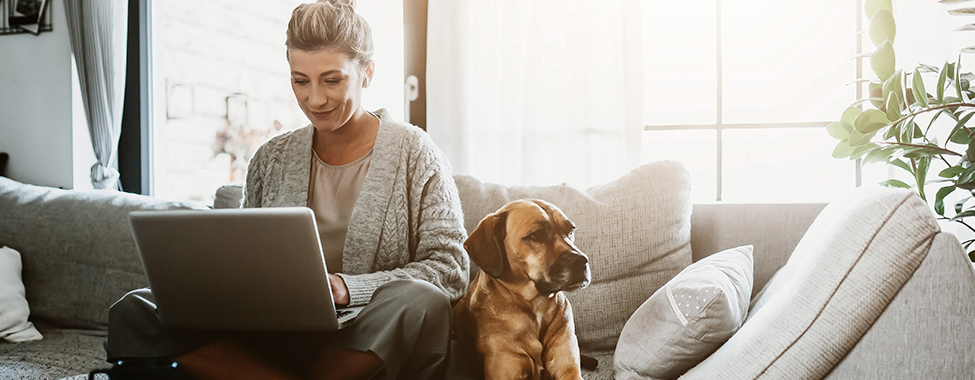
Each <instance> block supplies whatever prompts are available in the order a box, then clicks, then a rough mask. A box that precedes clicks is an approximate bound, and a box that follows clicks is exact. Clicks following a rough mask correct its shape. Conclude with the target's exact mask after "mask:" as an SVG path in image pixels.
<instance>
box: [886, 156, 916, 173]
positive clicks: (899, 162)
mask: <svg viewBox="0 0 975 380" xmlns="http://www.w3.org/2000/svg"><path fill="white" fill-rule="evenodd" d="M889 162H890V164H891V165H894V166H896V167H899V168H901V169H904V170H906V171H907V172H908V173H911V175H914V169H911V166H910V165H908V164H907V163H906V162H904V161H902V160H901V159H899V158H897V159H893V160H890V161H889Z"/></svg>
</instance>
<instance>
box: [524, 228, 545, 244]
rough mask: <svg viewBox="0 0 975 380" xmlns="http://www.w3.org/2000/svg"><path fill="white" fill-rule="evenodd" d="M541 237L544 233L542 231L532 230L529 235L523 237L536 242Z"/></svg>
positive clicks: (539, 241)
mask: <svg viewBox="0 0 975 380" xmlns="http://www.w3.org/2000/svg"><path fill="white" fill-rule="evenodd" d="M543 238H544V234H543V233H542V231H535V232H532V233H531V234H530V235H528V236H526V237H525V239H528V240H531V241H533V242H536V243H541V242H542V239H543Z"/></svg>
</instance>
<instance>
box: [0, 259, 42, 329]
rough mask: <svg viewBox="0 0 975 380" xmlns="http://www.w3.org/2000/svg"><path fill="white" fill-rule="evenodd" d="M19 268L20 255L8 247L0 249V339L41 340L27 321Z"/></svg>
mask: <svg viewBox="0 0 975 380" xmlns="http://www.w3.org/2000/svg"><path fill="white" fill-rule="evenodd" d="M20 268H21V263H20V253H19V252H17V251H15V250H14V249H13V248H10V247H3V248H0V338H3V340H5V341H8V342H26V341H30V340H38V339H41V333H39V332H37V329H35V328H34V325H33V324H32V323H30V322H29V321H27V317H28V316H30V309H29V308H28V307H27V298H25V290H24V283H23V281H22V279H21V277H20Z"/></svg>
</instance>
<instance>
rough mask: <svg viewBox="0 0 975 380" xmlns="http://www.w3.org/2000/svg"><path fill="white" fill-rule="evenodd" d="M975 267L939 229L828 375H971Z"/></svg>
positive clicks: (973, 366)
mask: <svg viewBox="0 0 975 380" xmlns="http://www.w3.org/2000/svg"><path fill="white" fill-rule="evenodd" d="M972 315H975V269H973V268H972V264H971V262H969V259H968V255H967V254H965V251H964V249H962V247H961V245H960V244H959V243H958V239H957V238H955V237H954V236H953V235H951V234H949V233H945V232H942V233H939V234H938V235H937V236H935V239H934V243H933V244H932V245H931V249H930V251H929V252H928V255H927V258H925V259H924V261H923V262H921V265H920V266H919V267H918V269H917V271H915V272H914V275H913V276H911V279H910V280H908V282H907V283H905V284H904V287H903V288H901V290H900V292H898V293H897V296H895V297H894V299H893V300H892V301H891V302H890V304H889V305H888V306H887V309H885V310H884V313H883V314H881V315H880V318H878V319H877V321H876V322H874V324H873V326H872V327H871V328H870V329H869V330H867V333H866V334H864V336H863V337H862V338H861V339H860V341H859V342H857V344H856V346H854V347H853V349H852V350H850V352H849V353H847V355H846V357H844V358H843V360H842V361H841V362H840V363H839V364H838V365H837V366H836V367H835V368H833V370H832V372H830V374H829V375H828V376H827V378H832V379H922V378H927V379H969V378H972V377H975V343H973V342H975V324H973V323H970V322H968V321H970V320H971V318H972Z"/></svg>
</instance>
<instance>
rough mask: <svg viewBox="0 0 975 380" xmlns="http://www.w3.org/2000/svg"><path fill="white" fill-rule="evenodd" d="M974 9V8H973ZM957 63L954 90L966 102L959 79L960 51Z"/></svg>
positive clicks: (966, 95)
mask: <svg viewBox="0 0 975 380" xmlns="http://www.w3.org/2000/svg"><path fill="white" fill-rule="evenodd" d="M973 9H975V8H973ZM957 62H958V63H957V64H956V65H957V66H955V92H956V93H957V95H958V98H959V99H961V100H962V102H964V103H968V100H969V99H968V94H966V93H965V91H964V90H965V88H964V87H965V86H964V85H963V84H964V82H963V81H962V79H961V53H958V61H957Z"/></svg>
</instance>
